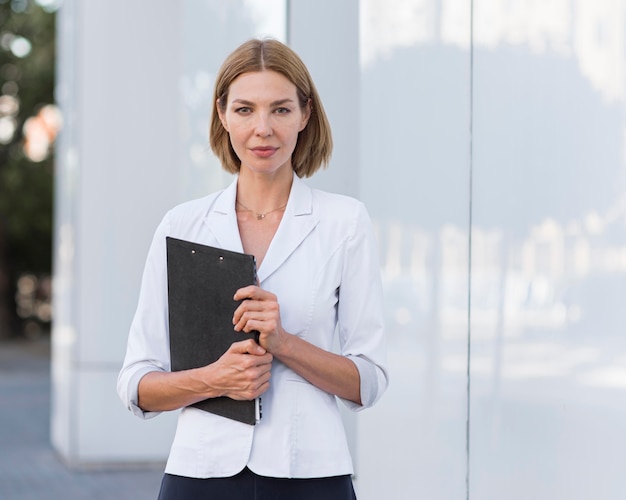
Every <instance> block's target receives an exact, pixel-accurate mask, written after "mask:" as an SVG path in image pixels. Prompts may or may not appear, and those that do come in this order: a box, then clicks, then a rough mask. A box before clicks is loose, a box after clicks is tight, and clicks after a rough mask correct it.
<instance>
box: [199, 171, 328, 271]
mask: <svg viewBox="0 0 626 500" xmlns="http://www.w3.org/2000/svg"><path fill="white" fill-rule="evenodd" d="M236 196H237V179H235V180H234V181H233V182H232V183H231V184H230V186H228V187H227V188H226V189H225V190H224V191H222V192H221V193H220V194H219V195H218V197H217V199H216V200H215V203H214V204H213V208H212V209H211V211H210V212H209V214H208V215H207V218H206V222H207V224H208V227H209V229H210V230H211V231H212V233H213V235H214V236H215V238H216V240H217V242H218V246H219V247H221V248H224V249H226V250H233V251H236V252H243V245H242V243H241V237H240V235H239V227H238V225H237V214H236V212H235V200H236ZM318 222H319V219H318V218H317V217H316V216H315V215H314V213H313V193H312V190H311V188H310V187H308V186H307V185H306V184H305V183H304V182H303V181H302V180H301V179H300V178H298V176H297V175H295V173H294V174H293V183H292V185H291V192H290V193H289V200H288V201H287V206H286V207H285V213H284V214H283V218H282V220H281V222H280V224H279V226H278V229H277V230H276V234H275V235H274V238H273V239H272V242H271V243H270V246H269V248H268V249H267V253H266V254H265V258H264V259H263V263H262V265H261V267H259V269H258V277H259V282H261V283H262V282H263V281H264V280H265V279H267V278H268V277H269V276H270V275H271V274H272V273H274V271H276V270H277V269H278V268H279V267H280V266H281V265H282V263H283V262H285V261H286V260H287V258H288V257H289V256H290V255H291V254H292V253H293V251H294V250H295V249H296V248H297V247H298V246H299V245H300V244H301V243H302V241H303V240H304V239H305V238H306V237H307V236H308V235H309V233H310V232H311V231H313V229H314V228H315V226H317V224H318Z"/></svg>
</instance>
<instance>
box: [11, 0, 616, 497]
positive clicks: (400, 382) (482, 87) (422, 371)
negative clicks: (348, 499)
mask: <svg viewBox="0 0 626 500" xmlns="http://www.w3.org/2000/svg"><path fill="white" fill-rule="evenodd" d="M0 6H1V11H0V12H2V17H1V18H0V21H1V23H0V57H1V58H2V59H1V62H0V78H1V80H0V90H1V92H2V95H1V96H0V146H1V147H2V150H1V153H0V154H1V158H0V161H1V163H0V214H1V220H0V296H1V301H2V306H1V308H0V311H1V312H0V321H1V330H0V332H1V336H2V337H4V338H5V339H6V338H12V339H18V338H19V339H23V340H26V341H27V343H30V344H29V345H32V344H33V343H35V344H37V345H44V346H45V349H43V355H44V356H45V359H46V360H47V361H46V362H47V363H48V364H46V365H44V369H43V370H42V371H41V372H40V374H41V377H45V378H42V379H38V380H40V383H39V385H35V386H29V385H27V384H26V380H31V379H19V380H20V381H21V382H20V384H25V385H19V384H18V386H17V387H18V388H16V389H15V390H14V392H10V391H9V392H7V394H10V396H6V397H5V398H4V399H2V395H0V401H1V402H3V403H4V402H5V401H6V402H7V403H6V404H5V405H4V406H0V409H3V410H4V409H7V410H6V411H7V412H8V411H9V410H8V409H10V408H12V407H13V406H15V407H16V408H18V406H19V405H17V403H20V404H21V403H23V405H24V406H22V407H19V408H22V412H21V413H19V414H13V416H12V417H11V418H10V419H9V420H8V422H10V423H9V424H6V423H5V424H4V425H2V424H1V422H0V430H1V429H17V428H21V429H26V430H28V429H31V428H32V424H31V423H30V422H29V421H28V420H24V418H23V415H25V414H32V412H30V413H29V412H28V410H27V409H28V408H31V406H32V404H34V403H33V401H31V400H30V399H28V397H22V396H24V394H31V393H32V394H40V395H41V399H40V400H39V401H40V403H39V404H41V403H42V402H43V404H42V406H39V407H38V408H43V409H44V410H43V411H45V412H46V419H45V420H43V421H39V423H38V424H37V425H40V426H41V427H40V428H39V429H40V431H39V434H38V439H40V441H39V443H40V445H39V446H43V447H46V446H47V448H46V449H50V450H53V451H54V455H53V457H56V458H50V456H47V457H48V458H47V459H46V460H45V461H42V460H41V456H40V454H39V453H40V451H41V449H42V448H37V450H39V451H36V452H32V453H30V454H25V455H24V460H23V462H24V463H31V464H32V463H33V462H34V463H37V464H39V465H40V466H41V467H42V469H41V470H48V469H47V468H49V467H52V465H51V464H57V465H59V466H60V464H62V467H63V468H62V469H55V470H56V472H57V473H58V474H61V475H63V474H62V473H61V472H59V471H66V472H67V471H71V472H72V474H73V473H74V471H84V470H85V469H94V468H95V469H106V470H111V469H116V470H123V471H126V473H128V471H129V470H130V469H134V470H137V469H142V468H145V467H148V468H149V467H156V470H160V469H159V468H160V467H162V463H163V460H164V458H165V457H166V456H167V452H168V448H169V444H170V442H171V439H172V434H173V432H174V428H175V421H176V414H175V413H173V414H165V415H161V416H159V418H157V419H153V420H151V421H148V422H140V421H138V419H136V418H134V417H132V416H131V415H130V414H129V413H128V412H127V411H126V410H125V409H124V408H123V407H122V406H121V404H120V402H119V400H118V398H117V395H116V393H115V381H116V377H117V373H118V370H119V367H120V365H121V362H122V359H123V356H124V351H125V343H126V336H127V332H128V326H129V324H130V321H131V319H132V315H133V313H134V308H135V305H136V301H137V294H138V290H139V284H140V279H141V272H142V268H143V264H144V260H145V254H146V252H147V249H148V247H149V245H150V241H151V238H152V234H153V231H154V228H155V227H156V225H157V224H158V222H159V220H160V219H161V217H162V216H163V214H164V213H165V211H166V210H167V209H169V208H170V207H172V206H173V205H175V204H176V203H179V202H181V201H184V200H188V199H191V198H195V197H199V196H203V195H205V194H206V193H208V192H211V191H214V190H216V189H220V188H222V187H224V186H225V185H227V184H228V183H229V182H230V181H231V179H232V177H231V176H230V175H228V174H225V173H224V172H223V171H221V169H220V167H219V165H218V163H217V161H216V160H215V158H213V156H212V155H211V153H210V150H209V149H208V147H207V124H208V117H209V114H210V110H211V107H212V103H211V89H212V85H213V79H214V76H215V74H216V72H217V69H218V67H219V65H220V64H221V62H222V60H223V58H224V57H225V56H226V55H227V54H228V53H229V52H230V51H231V50H232V49H233V48H234V47H236V46H237V45H239V44H240V43H241V42H242V41H244V40H245V39H247V38H249V37H252V36H263V35H269V36H273V37H275V38H278V39H280V40H283V41H285V42H287V43H289V44H290V45H291V46H292V47H293V48H294V49H295V50H296V51H297V52H298V53H299V54H300V55H301V56H302V58H303V60H304V61H305V63H306V64H307V65H308V67H309V69H310V71H311V73H312V75H313V78H314V80H315V82H316V85H317V87H318V90H319V91H320V94H321V96H322V99H323V101H324V104H325V107H326V111H327V113H328V115H329V119H330V121H331V125H332V127H333V134H334V138H335V143H336V149H335V152H334V155H333V159H332V163H331V165H330V168H329V169H328V170H327V171H324V172H321V173H320V174H318V175H316V176H314V177H313V178H312V179H311V180H308V181H307V182H310V184H311V185H313V186H315V187H320V188H323V189H328V190H331V191H335V192H340V193H345V194H348V195H351V196H356V197H357V198H360V199H361V200H363V201H364V202H365V204H366V206H367V207H368V210H369V211H370V214H371V216H372V220H373V222H374V225H375V228H376V231H377V236H378V241H379V251H380V258H381V272H382V276H383V282H384V286H385V304H384V306H385V313H386V322H387V327H388V334H389V335H388V339H389V366H390V372H391V385H390V388H389V391H388V393H387V394H386V395H385V397H384V398H383V399H382V400H381V402H380V403H379V404H378V405H377V406H376V407H374V408H373V409H371V410H368V411H366V412H363V413H362V414H358V415H346V416H345V419H346V425H347V428H348V431H349V438H350V444H351V446H352V450H353V455H354V457H355V464H356V476H355V480H356V484H357V488H358V490H359V493H360V494H359V498H360V499H362V500H370V499H371V500H374V499H380V498H385V497H391V498H427V499H431V500H447V499H452V498H474V499H479V500H502V499H506V500H518V499H519V500H526V499H528V498H532V499H533V500H544V499H545V500H554V499H555V498H568V499H574V500H587V499H589V498H602V499H603V500H621V499H623V498H624V495H626V475H624V473H623V471H624V470H625V469H626V455H625V454H624V453H623V450H624V449H625V448H626V427H625V426H624V425H623V422H624V421H625V419H626V397H625V396H626V335H625V333H626V308H625V307H624V304H625V302H624V301H625V298H626V0H528V1H511V0H473V1H470V0H346V1H343V2H335V1H333V0H316V1H315V2H312V1H311V2H307V1H299V0H291V1H290V0H229V1H224V0H181V1H180V2H169V1H167V0H158V1H156V0H134V1H133V2H127V1H125V0H83V1H81V0H64V1H63V2H62V3H61V2H52V1H44V0H38V1H35V0H28V1H27V0H20V1H18V0H0ZM122 14H123V15H122ZM55 31H56V34H55ZM55 139H56V140H55ZM53 181H54V182H53ZM52 212H54V217H53V216H52ZM51 262H52V264H51ZM51 268H52V270H51ZM51 274H52V276H53V283H54V287H53V289H54V294H53V295H54V300H53V301H52V308H51V303H50V276H51ZM51 317H52V321H51ZM50 331H51V333H48V332H50ZM6 345H7V344H3V345H0V356H1V357H0V368H2V367H3V366H4V367H7V368H5V369H4V371H2V370H0V383H4V382H3V381H8V380H13V379H10V378H9V376H10V375H11V374H12V373H14V372H15V371H16V370H17V369H18V368H19V367H20V366H28V364H27V363H22V362H21V361H20V362H11V361H10V360H11V359H14V358H13V356H14V354H15V351H12V350H10V349H8V348H7V347H6ZM15 359H17V358H15ZM3 363H4V364H3ZM7 384H8V382H7ZM4 387H5V386H4V385H2V384H0V388H4ZM6 387H7V388H8V387H9V386H8V385H7V386H6ZM11 387H14V386H11ZM25 387H33V388H32V391H31V390H30V389H29V390H25V389H24V388H25ZM20 388H21V389H20ZM7 390H8V389H7ZM46 398H47V399H46ZM29 405H31V406H29ZM19 408H18V409H19ZM3 415H4V413H2V412H0V419H1V418H2V417H3ZM7 415H8V413H7ZM48 416H49V417H48ZM20 425H22V427H19V426H20ZM24 432H26V431H24ZM14 434H16V433H15V432H14ZM16 435H17V436H18V437H19V439H18V438H17V437H15V438H14V441H11V442H14V443H15V446H14V447H11V448H10V449H11V451H12V453H14V452H16V451H15V450H20V449H21V448H20V443H23V442H24V439H22V436H23V435H21V434H19V433H17V434H16ZM41 443H44V444H41ZM1 444H2V441H1V440H0V445H1ZM7 449H8V448H7ZM3 451H4V450H3ZM3 456H7V457H10V458H8V459H7V460H11V462H10V464H8V465H7V467H4V466H3V464H2V462H1V460H2V457H3ZM11 457H14V455H12V454H7V453H0V471H5V472H4V473H5V474H8V473H11V472H12V471H14V470H15V469H16V467H17V466H16V464H17V463H20V462H19V461H17V460H15V459H14V458H11ZM0 473H2V472H0ZM39 476H41V474H39ZM63 477H64V478H66V479H67V481H68V482H69V481H70V480H71V481H74V480H75V476H68V475H64V476H63ZM116 477H117V479H116V480H115V481H116V482H115V484H116V487H117V490H113V491H114V492H115V494H116V495H117V496H115V497H112V498H121V496H120V495H121V489H122V488H123V486H122V485H123V484H124V482H123V481H120V479H119V476H116ZM155 477H157V478H158V474H157V475H156V476H155ZM9 479H10V480H6V479H3V478H2V477H0V496H2V493H3V490H2V489H1V488H2V487H3V485H6V484H8V485H11V484H13V485H20V484H23V483H24V484H25V481H23V479H21V478H15V477H13V476H11V477H10V478H9ZM144 480H145V481H147V483H144V484H148V485H150V484H152V485H153V486H147V487H146V489H144V490H141V491H142V492H144V493H146V498H152V497H153V496H150V495H152V493H153V490H152V489H151V488H153V487H154V484H155V483H156V481H158V479H154V478H153V477H151V476H146V477H145V478H144ZM67 484H69V483H65V484H64V485H63V486H61V485H60V486H59V491H68V487H67ZM98 484H100V485H102V484H104V483H98ZM128 484H129V485H132V484H137V483H136V478H135V477H134V476H129V479H128ZM44 486H45V485H44ZM44 486H42V491H45V489H43V488H44ZM83 487H84V485H83ZM89 491H95V490H89ZM130 491H132V490H130ZM135 494H137V491H135ZM92 497H93V495H92ZM9 498H10V497H9ZM53 498H54V497H53ZM59 498H62V497H59ZM65 498H68V497H67V496H66V497H65ZM88 498H89V497H88ZM135 498H136V497H135Z"/></svg>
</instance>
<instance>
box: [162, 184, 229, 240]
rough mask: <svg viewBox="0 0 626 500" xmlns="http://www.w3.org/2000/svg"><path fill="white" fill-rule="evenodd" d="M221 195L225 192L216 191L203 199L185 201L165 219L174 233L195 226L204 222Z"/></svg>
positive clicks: (168, 213) (171, 210)
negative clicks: (184, 227) (185, 227)
mask: <svg viewBox="0 0 626 500" xmlns="http://www.w3.org/2000/svg"><path fill="white" fill-rule="evenodd" d="M221 193H223V190H222V191H216V192H214V193H211V194H209V195H207V196H203V197H202V198H197V199H194V200H189V201H185V202H183V203H180V204H179V205H176V206H175V207H173V208H171V209H170V210H169V211H168V212H167V213H166V214H165V217H164V219H165V220H166V221H167V223H168V225H169V227H170V230H171V231H172V232H179V230H180V229H182V226H188V225H193V224H194V223H196V222H199V221H202V220H204V219H205V218H206V217H207V215H208V214H209V212H210V211H211V209H212V207H213V205H214V204H215V200H217V198H218V197H219V196H220V194H221Z"/></svg>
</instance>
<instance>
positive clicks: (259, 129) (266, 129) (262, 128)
mask: <svg viewBox="0 0 626 500" xmlns="http://www.w3.org/2000/svg"><path fill="white" fill-rule="evenodd" d="M254 132H255V134H256V135H258V136H259V137H269V136H270V135H272V124H271V122H270V117H269V116H268V115H266V114H265V113H258V114H257V121H256V124H255V130H254Z"/></svg>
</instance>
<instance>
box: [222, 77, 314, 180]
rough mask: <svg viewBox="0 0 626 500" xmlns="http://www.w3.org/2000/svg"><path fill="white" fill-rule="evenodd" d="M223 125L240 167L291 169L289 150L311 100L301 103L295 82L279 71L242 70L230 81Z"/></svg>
mask: <svg viewBox="0 0 626 500" xmlns="http://www.w3.org/2000/svg"><path fill="white" fill-rule="evenodd" d="M217 109H218V113H219V116H220V120H221V121H222V125H223V126H224V128H225V129H226V131H227V132H228V134H229V136H230V142H231V144H232V146H233V149H234V150H235V153H236V154H237V156H238V157H239V159H240V160H241V171H243V169H244V168H245V169H250V170H252V171H254V172H258V173H268V174H271V173H276V172H277V171H279V170H283V169H288V170H291V154H292V153H293V150H294V149H295V147H296V143H297V141H298V134H299V133H300V131H301V130H303V129H304V127H306V124H307V122H308V120H309V116H310V104H307V106H306V108H305V109H304V110H303V109H302V108H301V107H300V103H299V100H298V96H297V92H296V86H295V85H294V84H293V83H291V82H290V81H289V80H288V79H287V78H285V77H284V76H283V75H281V74H280V73H276V72H275V71H259V72H251V73H244V74H242V75H240V76H239V77H237V78H236V79H235V80H233V82H232V83H231V84H230V87H229V89H228V102H227V103H226V108H225V110H224V111H222V110H221V108H220V106H219V103H218V104H217Z"/></svg>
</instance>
